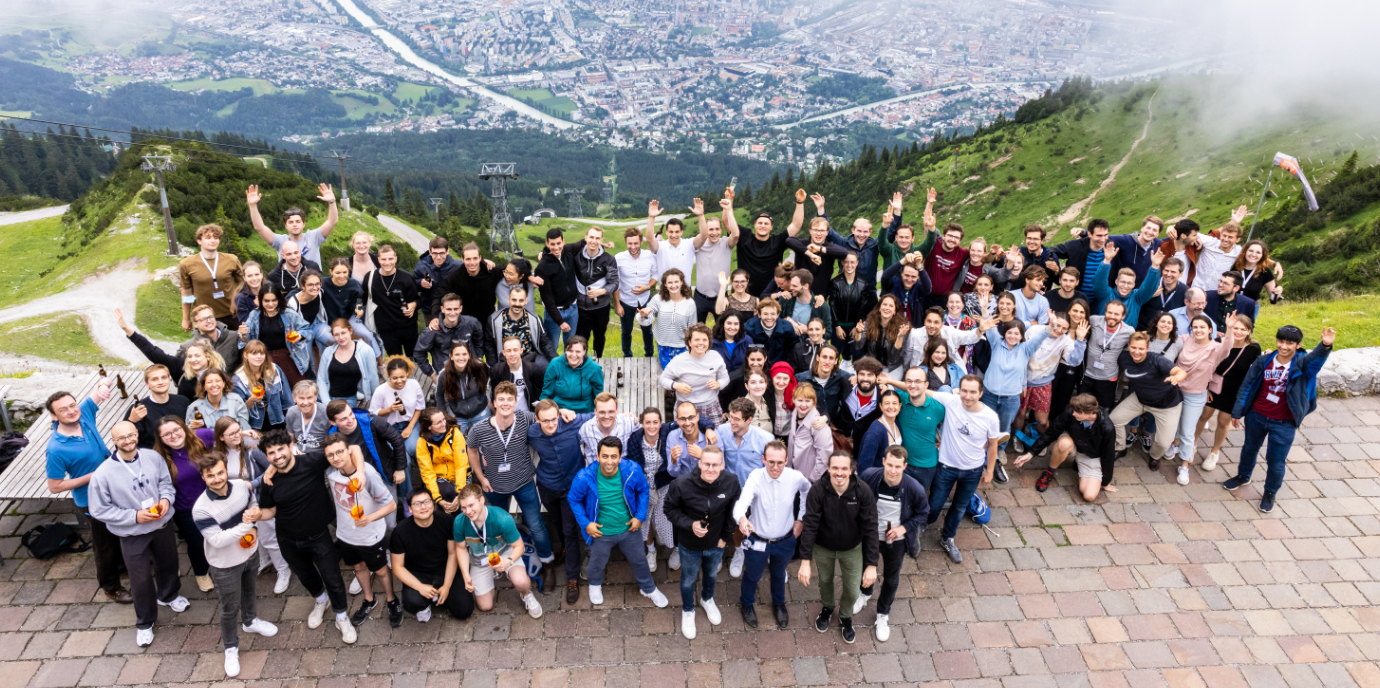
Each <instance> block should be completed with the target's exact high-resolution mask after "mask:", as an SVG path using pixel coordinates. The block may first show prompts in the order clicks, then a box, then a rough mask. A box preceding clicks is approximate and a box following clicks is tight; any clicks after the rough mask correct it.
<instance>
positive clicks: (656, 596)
mask: <svg viewBox="0 0 1380 688" xmlns="http://www.w3.org/2000/svg"><path fill="white" fill-rule="evenodd" d="M639 592H640V591H639ZM642 596H643V597H645V598H647V599H649V600H651V601H652V604H654V605H656V606H658V607H665V606H666V605H668V604H670V602H668V601H666V595H664V594H662V592H661V590H653V591H651V592H650V593H646V592H644V593H642Z"/></svg>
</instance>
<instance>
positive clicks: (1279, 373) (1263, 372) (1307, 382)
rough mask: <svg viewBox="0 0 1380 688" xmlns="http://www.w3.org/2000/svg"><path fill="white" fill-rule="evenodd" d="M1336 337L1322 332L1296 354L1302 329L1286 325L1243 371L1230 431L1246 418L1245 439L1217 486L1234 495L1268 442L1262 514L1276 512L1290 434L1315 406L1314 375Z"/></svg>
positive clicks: (1331, 332) (1332, 332)
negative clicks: (1232, 469) (1231, 473)
mask: <svg viewBox="0 0 1380 688" xmlns="http://www.w3.org/2000/svg"><path fill="white" fill-rule="evenodd" d="M1336 338H1337V332H1336V330H1333V329H1332V328H1330V327H1327V328H1323V331H1322V343H1320V344H1318V346H1316V347H1314V348H1313V350H1312V351H1301V344H1302V343H1303V331H1302V330H1300V329H1299V328H1297V327H1294V326H1293V325H1285V326H1284V327H1281V328H1279V332H1277V333H1275V345H1276V347H1277V348H1276V349H1275V350H1274V351H1272V352H1270V353H1268V354H1265V355H1263V356H1261V357H1260V358H1257V359H1255V363H1252V364H1251V367H1250V369H1249V370H1247V371H1246V379H1245V381H1243V382H1242V383H1241V391H1240V392H1239V393H1238V395H1237V397H1236V406H1235V407H1234V408H1233V409H1232V412H1231V418H1232V421H1231V423H1232V426H1233V427H1238V428H1239V427H1241V425H1242V423H1241V419H1242V418H1245V421H1246V422H1245V425H1246V440H1245V442H1243V443H1242V445H1241V463H1240V464H1238V465H1237V467H1236V477H1234V478H1230V479H1228V480H1227V481H1226V482H1224V483H1222V487H1224V488H1226V489H1227V490H1232V491H1234V490H1236V489H1237V488H1239V487H1241V486H1242V485H1247V484H1249V483H1250V482H1251V473H1252V472H1253V471H1254V470H1255V462H1256V457H1257V455H1258V454H1259V453H1260V445H1262V444H1265V443H1266V442H1267V441H1268V443H1269V444H1268V446H1267V447H1266V449H1265V470H1266V473H1265V489H1264V490H1263V491H1262V492H1263V494H1262V495H1261V497H1260V510H1261V511H1264V512H1270V511H1273V510H1274V508H1275V493H1276V492H1279V488H1280V487H1281V486H1283V485H1284V466H1285V460H1286V459H1287V458H1288V457H1289V449H1290V447H1292V446H1293V445H1294V433H1295V432H1297V431H1298V428H1299V426H1300V425H1302V424H1303V419H1304V417H1305V416H1307V415H1308V414H1310V413H1312V412H1313V410H1314V409H1316V408H1318V371H1320V370H1322V367H1323V364H1324V363H1326V362H1327V356H1328V354H1330V353H1332V342H1333V341H1334V340H1335V339H1336Z"/></svg>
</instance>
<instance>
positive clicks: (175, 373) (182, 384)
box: [115, 308, 225, 399]
mask: <svg viewBox="0 0 1380 688" xmlns="http://www.w3.org/2000/svg"><path fill="white" fill-rule="evenodd" d="M115 324H117V325H119V327H120V329H121V330H124V332H125V336H126V337H128V338H129V342H130V343H131V344H133V345H134V346H135V347H136V348H138V349H139V351H140V352H141V353H143V354H144V356H145V357H147V358H148V359H149V362H150V363H155V364H158V365H162V366H167V368H168V373H169V374H170V375H171V376H172V378H173V383H174V384H176V385H177V393H178V394H180V395H182V396H184V397H187V398H188V399H191V398H193V397H195V396H196V383H197V381H198V380H199V379H200V378H201V374H202V373H204V372H206V371H207V370H210V369H211V368H220V369H222V370H223V369H224V368H225V359H224V358H221V355H220V354H219V353H218V352H217V351H216V349H215V347H214V346H211V343H210V342H209V341H207V340H204V339H194V340H192V341H190V342H187V347H186V349H184V350H183V351H182V354H181V355H173V354H170V353H168V352H166V351H164V350H162V349H160V348H158V345H156V344H154V343H153V342H150V341H149V340H148V338H147V337H145V336H144V335H142V334H139V332H138V331H136V330H135V329H134V328H133V327H130V326H129V323H127V322H125V316H124V313H121V312H120V309H118V308H116V309H115Z"/></svg>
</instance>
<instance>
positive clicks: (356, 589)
mask: <svg viewBox="0 0 1380 688" xmlns="http://www.w3.org/2000/svg"><path fill="white" fill-rule="evenodd" d="M362 592H364V588H362V587H360V585H359V578H351V579H350V590H349V593H350V594H351V595H358V594H360V593H362Z"/></svg>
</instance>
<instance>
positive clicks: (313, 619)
mask: <svg viewBox="0 0 1380 688" xmlns="http://www.w3.org/2000/svg"><path fill="white" fill-rule="evenodd" d="M330 604H331V601H330V599H328V598H327V597H326V596H325V595H324V594H322V595H321V599H318V600H317V601H316V606H314V607H312V608H311V613H310V614H308V615H307V628H319V627H320V626H321V622H322V621H324V620H325V619H326V607H327V606H329V605H330Z"/></svg>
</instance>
